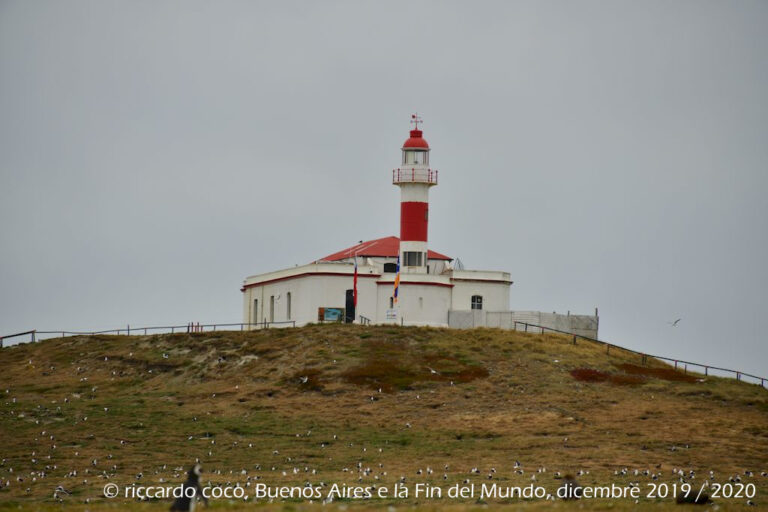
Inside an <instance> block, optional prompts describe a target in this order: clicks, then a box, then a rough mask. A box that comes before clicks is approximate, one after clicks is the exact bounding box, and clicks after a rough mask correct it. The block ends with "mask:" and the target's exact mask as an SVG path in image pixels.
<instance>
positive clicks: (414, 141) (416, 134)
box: [403, 130, 429, 149]
mask: <svg viewBox="0 0 768 512" xmlns="http://www.w3.org/2000/svg"><path fill="white" fill-rule="evenodd" d="M421 133H422V132H421V130H411V136H410V138H409V139H408V140H406V141H405V143H403V149H405V148H421V149H429V144H427V141H426V139H424V138H422V136H421Z"/></svg>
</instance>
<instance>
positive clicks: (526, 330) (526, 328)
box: [525, 322, 528, 332]
mask: <svg viewBox="0 0 768 512" xmlns="http://www.w3.org/2000/svg"><path fill="white" fill-rule="evenodd" d="M525 332H528V322H526V323H525Z"/></svg>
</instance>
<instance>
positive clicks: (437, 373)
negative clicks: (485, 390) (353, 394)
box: [341, 347, 488, 393]
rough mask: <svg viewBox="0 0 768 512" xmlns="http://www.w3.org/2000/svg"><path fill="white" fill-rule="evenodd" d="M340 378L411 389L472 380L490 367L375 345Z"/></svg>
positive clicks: (376, 386) (385, 388)
mask: <svg viewBox="0 0 768 512" xmlns="http://www.w3.org/2000/svg"><path fill="white" fill-rule="evenodd" d="M341 377H342V378H343V379H344V380H345V381H347V382H349V383H351V384H356V385H358V386H365V387H369V388H372V389H376V390H378V389H381V391H382V392H386V393H392V392H394V391H398V390H404V389H411V388H412V387H413V385H414V384H416V383H418V382H427V381H438V382H452V383H463V382H471V381H473V380H476V379H482V378H485V377H488V370H487V369H486V368H485V367H484V366H481V365H479V364H474V363H471V362H465V361H461V360H459V359H458V358H457V357H453V356H448V355H442V354H414V353H413V352H411V351H407V350H405V351H399V352H398V351H391V350H389V347H376V348H374V349H373V350H371V351H370V352H369V353H368V354H367V355H366V358H365V360H364V362H362V364H360V365H357V366H354V367H352V368H349V369H347V370H346V371H344V372H343V373H342V374H341Z"/></svg>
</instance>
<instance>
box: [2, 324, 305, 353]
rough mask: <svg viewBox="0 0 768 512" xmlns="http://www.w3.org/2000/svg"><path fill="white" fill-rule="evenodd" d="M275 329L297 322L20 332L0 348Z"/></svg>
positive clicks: (8, 337) (294, 325) (12, 335)
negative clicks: (74, 339)
mask: <svg viewBox="0 0 768 512" xmlns="http://www.w3.org/2000/svg"><path fill="white" fill-rule="evenodd" d="M274 327H296V321H295V320H288V321H284V322H267V321H264V322H257V323H233V324H201V323H199V322H190V323H188V324H186V325H156V326H152V327H131V326H130V325H126V326H125V327H124V328H118V329H107V330H103V331H39V330H37V329H33V330H31V331H24V332H18V333H16V334H8V335H6V336H0V348H1V347H3V346H4V345H5V340H7V339H10V338H19V337H29V338H27V339H24V340H22V341H20V343H25V342H34V341H40V340H42V339H46V338H55V337H62V338H64V337H65V336H91V335H94V334H115V335H121V334H122V335H125V336H137V335H145V334H167V333H171V334H175V333H195V332H213V331H244V330H246V329H249V330H253V329H269V328H274Z"/></svg>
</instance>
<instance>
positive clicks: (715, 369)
mask: <svg viewBox="0 0 768 512" xmlns="http://www.w3.org/2000/svg"><path fill="white" fill-rule="evenodd" d="M518 325H521V326H523V330H524V331H525V332H539V333H545V332H556V333H559V334H564V335H567V336H571V337H572V338H573V344H574V345H576V340H577V339H580V340H585V341H588V342H592V343H597V344H599V345H603V346H604V347H605V353H606V354H610V353H611V349H614V350H621V351H623V352H629V353H631V354H637V355H638V356H639V357H640V362H641V363H642V364H647V363H648V359H649V358H651V359H658V360H661V361H664V362H666V363H670V365H673V366H674V368H675V370H682V371H683V372H685V373H688V371H689V369H690V370H691V371H695V370H696V369H700V370H702V371H703V374H704V375H705V376H709V375H712V376H717V377H731V378H734V377H735V378H736V380H740V381H742V380H743V381H745V382H751V383H753V384H757V385H759V386H762V387H765V386H766V383H768V378H766V377H760V376H758V375H752V374H751V373H745V372H742V371H738V370H730V369H728V368H720V367H719V366H712V365H708V364H702V363H693V362H691V361H685V360H683V359H673V358H671V357H664V356H657V355H654V354H649V353H647V352H639V351H637V350H632V349H631V348H626V347H622V346H619V345H614V344H613V343H609V342H607V341H603V340H598V339H597V338H591V337H589V336H583V335H581V334H574V333H572V332H567V331H561V330H560V329H553V328H551V327H546V326H543V325H537V324H531V323H528V322H519V321H517V320H515V324H514V328H515V330H516V331H519V330H520V329H518V328H517V327H518ZM699 373H702V372H699Z"/></svg>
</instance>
